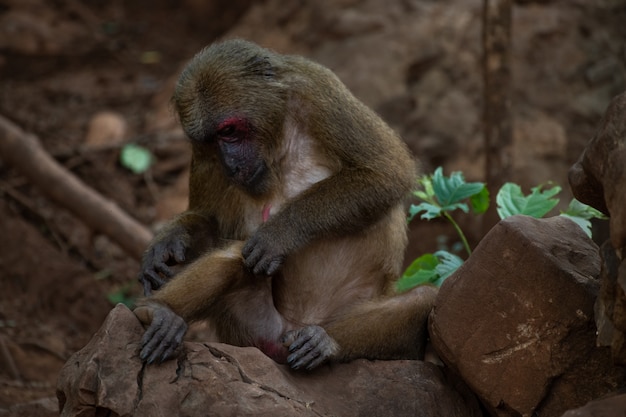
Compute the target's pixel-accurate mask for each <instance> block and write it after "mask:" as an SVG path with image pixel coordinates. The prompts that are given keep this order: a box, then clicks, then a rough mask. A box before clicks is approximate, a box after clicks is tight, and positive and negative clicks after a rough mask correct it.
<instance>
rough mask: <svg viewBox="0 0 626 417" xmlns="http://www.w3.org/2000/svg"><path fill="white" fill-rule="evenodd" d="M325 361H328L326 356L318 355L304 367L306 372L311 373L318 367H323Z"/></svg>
mask: <svg viewBox="0 0 626 417" xmlns="http://www.w3.org/2000/svg"><path fill="white" fill-rule="evenodd" d="M327 361H328V356H326V355H319V356H318V357H317V358H315V359H313V361H311V363H309V364H308V365H307V366H306V370H307V371H312V370H313V369H315V368H317V367H318V366H320V365H323V364H324V363H326V362H327Z"/></svg>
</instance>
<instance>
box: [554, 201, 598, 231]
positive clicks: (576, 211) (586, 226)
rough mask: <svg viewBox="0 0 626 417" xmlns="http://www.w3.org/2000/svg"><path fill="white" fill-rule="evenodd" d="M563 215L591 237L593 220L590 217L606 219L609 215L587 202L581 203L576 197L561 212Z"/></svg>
mask: <svg viewBox="0 0 626 417" xmlns="http://www.w3.org/2000/svg"><path fill="white" fill-rule="evenodd" d="M561 216H563V217H567V218H568V219H570V220H571V221H573V222H574V223H576V224H577V225H579V226H580V227H582V229H583V230H584V231H585V233H586V234H587V236H589V237H591V221H590V219H606V218H607V217H606V216H605V215H604V214H603V213H602V212H600V211H599V210H596V209H594V208H593V207H591V206H588V205H587V204H584V203H581V202H580V201H578V200H576V199H575V198H574V199H572V201H570V203H569V206H568V207H567V210H565V211H564V212H562V213H561Z"/></svg>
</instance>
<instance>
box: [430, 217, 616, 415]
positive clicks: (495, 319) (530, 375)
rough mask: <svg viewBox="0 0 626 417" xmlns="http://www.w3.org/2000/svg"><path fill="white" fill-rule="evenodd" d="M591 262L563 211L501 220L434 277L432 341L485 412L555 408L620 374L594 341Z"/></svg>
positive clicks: (588, 248)
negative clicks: (439, 282)
mask: <svg viewBox="0 0 626 417" xmlns="http://www.w3.org/2000/svg"><path fill="white" fill-rule="evenodd" d="M599 272H600V261H599V256H598V248H597V246H596V245H595V244H594V243H593V242H592V241H591V240H590V239H589V238H588V237H587V236H586V235H585V233H584V232H583V230H582V229H581V228H580V227H579V226H577V225H575V224H574V223H573V222H571V221H570V220H568V219H566V218H563V217H553V218H549V219H533V218H530V217H526V216H514V217H511V218H508V219H506V220H503V221H501V222H500V223H499V224H498V225H496V226H495V227H494V228H493V229H492V230H491V232H489V234H488V235H487V236H485V237H484V238H483V240H482V242H481V243H480V244H479V245H478V247H477V248H476V250H475V251H474V253H473V254H472V256H471V257H470V258H469V259H468V260H467V261H466V262H465V264H464V265H463V266H462V267H461V268H460V269H459V270H458V271H457V272H456V273H455V274H454V275H453V276H451V277H450V278H448V280H447V281H446V282H445V283H444V285H443V286H442V288H441V291H440V293H439V296H438V299H437V303H436V305H435V308H434V310H433V312H432V314H431V318H430V331H431V338H432V341H433V345H434V347H435V349H436V350H437V351H438V353H439V354H440V355H441V358H442V359H443V361H444V362H445V363H446V364H447V365H448V366H450V367H451V368H452V369H453V370H454V371H455V372H457V373H458V374H459V375H460V376H461V377H462V378H463V379H464V380H465V382H466V383H467V384H468V385H469V387H470V388H471V389H472V390H473V391H474V392H475V393H476V394H477V395H478V396H479V398H480V399H481V400H482V401H483V403H484V405H485V406H486V408H487V409H488V410H489V412H490V413H491V414H492V415H494V416H532V415H541V416H556V415H561V414H562V413H563V412H565V411H566V410H568V409H571V408H574V407H579V406H581V405H583V404H585V403H586V402H587V401H590V400H592V399H594V398H597V397H599V396H601V395H603V394H606V393H607V392H610V391H612V390H614V389H615V388H616V387H617V386H618V385H619V384H620V383H622V382H623V381H624V376H623V372H621V371H619V370H617V369H614V368H613V367H612V364H611V359H610V354H609V351H608V349H601V348H596V347H595V326H594V322H593V303H594V299H595V296H596V294H597V292H598V287H599V283H598V281H597V280H596V278H597V276H598V274H599Z"/></svg>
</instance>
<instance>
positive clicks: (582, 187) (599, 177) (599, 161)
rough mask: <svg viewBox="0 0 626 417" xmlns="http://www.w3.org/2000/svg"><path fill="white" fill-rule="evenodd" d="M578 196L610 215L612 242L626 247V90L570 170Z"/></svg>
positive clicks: (572, 184)
mask: <svg viewBox="0 0 626 417" xmlns="http://www.w3.org/2000/svg"><path fill="white" fill-rule="evenodd" d="M569 180H570V185H571V186H572V191H573V193H574V195H575V196H576V198H578V199H579V200H580V201H582V202H583V203H586V204H589V205H590V206H593V207H595V208H597V209H598V210H600V211H603V212H604V213H606V214H610V216H611V220H610V222H611V244H612V245H613V247H614V248H615V249H621V248H624V247H625V246H626V93H623V94H621V95H619V96H617V97H615V98H614V99H613V101H612V102H611V104H610V105H609V108H608V109H607V111H606V113H605V114H604V118H603V120H602V123H601V126H600V128H599V129H598V131H597V132H596V134H595V136H594V137H593V138H592V139H591V141H590V142H589V143H588V144H587V147H586V148H585V150H584V152H583V153H582V155H581V156H580V158H579V159H578V161H577V162H576V163H575V164H574V165H573V166H572V168H571V169H570V173H569Z"/></svg>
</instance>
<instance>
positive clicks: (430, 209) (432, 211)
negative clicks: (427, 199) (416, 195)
mask: <svg viewBox="0 0 626 417" xmlns="http://www.w3.org/2000/svg"><path fill="white" fill-rule="evenodd" d="M441 210H442V209H441V207H439V206H436V205H434V204H431V203H420V204H418V205H415V204H411V207H409V219H413V217H415V216H416V215H418V214H419V213H421V212H424V214H422V215H421V216H420V217H421V218H422V219H427V220H432V219H434V218H436V217H439V216H441Z"/></svg>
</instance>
